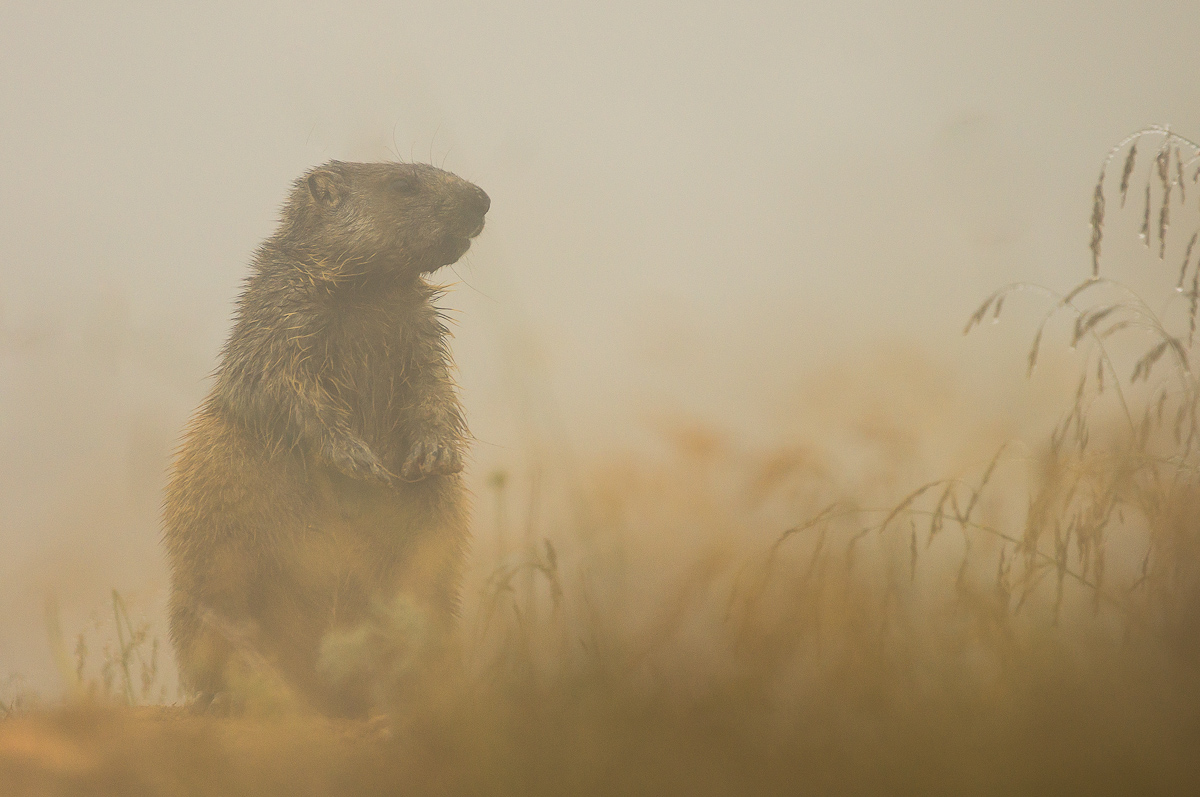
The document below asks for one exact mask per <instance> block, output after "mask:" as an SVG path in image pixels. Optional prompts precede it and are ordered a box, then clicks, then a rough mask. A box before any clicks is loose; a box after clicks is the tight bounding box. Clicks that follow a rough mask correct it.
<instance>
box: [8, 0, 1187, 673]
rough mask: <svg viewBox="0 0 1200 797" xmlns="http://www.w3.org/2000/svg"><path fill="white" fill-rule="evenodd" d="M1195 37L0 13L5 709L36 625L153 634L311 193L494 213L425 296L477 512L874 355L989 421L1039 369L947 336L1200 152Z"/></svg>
mask: <svg viewBox="0 0 1200 797" xmlns="http://www.w3.org/2000/svg"><path fill="white" fill-rule="evenodd" d="M1197 34H1200V7H1198V6H1197V5H1196V3H1195V2H1191V1H1189V0H1180V1H1179V2H1138V3H1132V2H1130V3H1106V2H1096V1H1095V0H1090V1H1089V2H1078V3H1067V2H1044V1H1043V2H1013V1H1012V0H1004V2H973V3H969V4H963V3H960V2H945V3H935V2H904V3H897V2H838V3H832V2H824V3H795V2H793V3H778V4H762V3H738V4H714V3H696V2H692V3H677V4H657V5H653V6H650V7H648V6H647V4H645V3H644V2H638V3H621V2H617V3H606V4H602V5H597V4H595V3H553V4H551V3H546V4H544V5H538V4H505V5H503V6H498V5H496V4H478V5H472V4H464V3H448V2H439V3H424V4H419V3H411V4H405V3H395V4H387V3H356V4H344V3H339V4H336V5H334V4H331V5H329V6H316V5H308V4H269V3H261V2H238V3H227V4H220V3H208V4H204V10H202V11H201V10H194V9H190V8H182V7H181V8H169V9H168V8H166V7H164V6H163V5H161V4H146V5H144V6H143V5H137V4H118V3H104V4H90V3H74V4H65V3H44V2H39V3H21V2H11V0H10V2H6V3H5V4H4V5H3V7H2V9H0V77H2V79H0V164H2V168H0V179H2V181H3V182H2V188H0V275H2V276H3V282H2V288H0V677H2V676H4V675H5V674H7V673H11V672H20V673H23V674H24V675H25V676H26V677H27V679H28V680H29V682H30V683H31V684H33V685H34V686H37V687H39V688H42V689H46V690H53V689H55V688H57V683H58V682H57V676H56V675H55V674H54V672H53V669H52V668H51V665H50V658H49V653H48V647H47V645H46V643H45V626H44V623H43V619H42V604H43V600H44V597H45V595H46V594H47V593H48V592H51V593H53V594H55V595H57V596H58V600H59V602H60V604H61V605H62V607H63V616H64V628H65V630H66V632H67V633H68V635H71V634H73V633H74V631H75V630H76V629H78V628H80V627H81V626H82V625H83V624H84V623H86V622H87V617H88V614H89V612H96V611H101V612H102V611H103V610H104V606H105V601H106V600H107V597H106V596H107V590H109V589H111V588H113V587H117V588H119V589H121V590H122V591H124V592H126V593H128V595H129V596H130V599H131V603H132V604H133V605H135V606H136V607H137V610H138V612H139V613H140V614H145V615H146V616H148V617H149V618H150V619H151V620H152V621H154V622H159V621H158V617H159V616H160V615H161V606H162V601H163V600H164V597H165V587H166V575H165V569H164V566H163V562H162V558H161V555H160V553H159V549H158V527H157V524H158V520H157V513H158V507H159V501H160V492H161V486H162V483H163V478H164V471H165V468H166V465H167V461H168V457H169V452H170V449H171V446H172V445H173V442H174V440H175V438H176V436H177V434H178V432H179V430H180V428H181V427H182V425H183V423H184V421H185V419H186V417H187V415H188V414H189V412H190V411H191V410H192V408H193V407H195V405H196V404H197V403H198V402H199V400H200V399H201V398H202V396H203V394H204V392H205V391H206V389H207V384H208V383H207V379H206V376H207V374H208V373H209V371H210V370H211V368H212V367H213V365H214V363H215V357H216V353H217V350H218V348H219V346H220V344H221V342H222V340H223V339H224V336H225V334H226V331H227V328H228V325H229V316H230V309H231V302H232V300H233V298H234V297H235V295H236V293H237V291H238V289H239V282H240V280H241V279H242V277H243V276H244V275H245V273H246V264H247V262H248V260H249V257H250V254H251V252H252V250H253V248H254V247H255V246H256V245H257V243H258V242H259V241H260V240H261V239H263V238H264V237H266V236H267V235H269V234H270V233H271V231H272V230H273V227H274V224H275V219H276V210H277V207H278V206H279V204H280V202H281V200H282V198H283V196H284V193H285V192H286V190H287V188H288V185H289V183H290V181H291V180H293V179H294V178H295V177H296V176H297V175H299V174H300V173H301V172H302V171H304V170H305V169H307V168H309V167H310V166H312V165H314V164H317V163H320V162H322V161H324V160H327V159H330V158H338V159H346V160H354V159H357V160H372V159H386V158H395V157H400V158H403V159H406V160H407V159H416V160H432V161H433V162H434V163H435V164H444V167H445V168H447V169H449V170H451V171H454V172H456V173H458V174H460V175H462V176H464V177H466V178H468V179H471V180H473V181H475V182H477V183H478V184H479V185H481V186H482V187H483V188H485V189H486V190H487V191H488V193H489V194H490V195H491V197H492V200H493V206H492V207H493V209H492V211H491V213H490V214H489V217H488V227H487V231H486V232H485V234H484V235H483V236H482V237H481V238H480V239H479V240H478V241H477V242H476V244H475V246H474V247H473V249H472V251H471V253H470V254H469V255H468V257H467V258H466V259H465V260H464V261H462V262H460V263H459V264H457V265H456V266H455V269H454V271H450V270H446V271H445V272H444V274H445V278H446V280H447V281H456V282H459V284H458V286H457V287H456V288H455V290H454V291H453V292H452V294H451V296H450V298H449V299H448V300H447V303H448V305H449V306H451V307H454V308H457V309H459V310H461V314H460V323H459V326H458V328H457V332H456V334H457V342H456V344H455V353H456V357H457V359H458V362H459V365H460V369H461V381H462V385H463V394H464V398H465V401H466V404H467V409H468V413H469V417H470V419H471V424H472V427H473V430H474V431H475V433H476V435H477V436H478V437H479V438H480V442H479V443H478V444H477V446H476V448H475V452H474V456H475V463H474V464H473V466H472V473H471V477H472V480H473V482H474V483H476V484H478V483H479V480H480V479H482V478H483V477H484V476H485V475H486V474H487V473H488V472H489V471H490V470H492V469H494V468H496V467H506V468H512V469H517V470H519V469H520V468H521V467H522V462H523V461H524V459H523V458H524V457H525V456H526V454H527V452H528V450H529V449H530V447H531V446H534V445H536V444H544V443H545V441H552V442H554V443H555V444H557V445H567V444H570V446H573V447H575V448H578V449H586V448H587V447H604V446H615V445H631V446H637V445H639V444H640V442H639V441H641V440H642V439H643V438H644V437H645V436H646V435H647V434H648V433H649V432H648V430H649V429H650V428H651V427H652V426H653V419H654V418H656V417H661V416H663V415H672V416H689V417H698V418H704V419H706V420H709V421H711V422H713V423H716V424H719V425H721V426H723V427H724V428H726V429H728V430H730V431H731V432H732V433H734V434H736V435H739V436H743V437H744V438H745V439H747V440H751V439H754V438H755V437H756V436H759V437H761V436H764V435H769V434H771V432H772V430H773V429H774V428H776V427H775V426H774V424H775V423H776V422H777V421H778V419H779V417H780V416H781V414H786V413H787V411H788V409H787V408H788V407H790V406H793V405H792V404H790V403H789V402H791V401H792V398H791V397H794V396H796V395H802V394H803V393H804V390H805V386H806V385H811V384H814V382H813V381H812V379H817V378H818V377H812V378H811V379H810V376H809V375H811V374H824V376H821V377H819V378H820V379H829V378H830V377H829V373H830V370H831V369H834V370H836V369H837V368H839V367H847V366H846V365H845V364H846V363H851V364H852V363H856V362H860V361H862V362H872V361H874V362H878V361H879V360H880V359H883V360H887V359H888V357H889V353H892V352H903V353H904V356H905V357H907V356H918V355H914V354H913V352H921V354H920V355H919V356H920V357H926V358H929V359H930V360H931V361H933V362H935V363H937V364H938V365H936V366H935V370H938V369H942V368H944V369H946V370H947V371H949V372H952V373H959V374H966V375H967V376H968V377H969V378H968V379H966V381H967V382H969V383H970V384H971V386H972V387H971V388H970V389H971V390H974V391H975V392H976V393H978V394H980V395H982V396H987V395H989V390H988V383H987V381H986V379H984V377H987V376H989V375H993V376H994V377H995V378H996V379H997V381H998V382H1004V383H1005V384H1007V383H1009V382H1012V381H1013V378H1014V376H1016V375H1019V374H1020V373H1021V366H1022V364H1021V362H1020V360H1021V355H1020V354H1019V353H1018V354H1015V355H1014V356H1012V357H1011V358H1006V356H1002V354H1004V353H1007V352H1009V348H1010V347H1009V345H1008V344H1003V343H1001V342H999V341H1000V340H1001V339H1002V338H1004V337H1007V338H1009V341H1008V343H1011V344H1013V345H1023V344H1024V343H1025V342H1026V340H1027V337H1026V336H1025V335H1024V334H1023V333H1013V332H1010V333H1009V334H1008V335H1007V336H1002V335H990V336H984V337H973V338H969V339H966V340H965V341H964V340H963V339H962V338H961V337H960V335H959V332H960V330H961V328H962V326H963V323H964V321H965V319H966V317H967V316H968V315H969V314H970V312H971V311H972V310H973V309H974V307H975V306H976V305H977V304H978V302H979V300H980V299H981V298H982V297H983V296H984V295H986V294H987V293H988V292H989V291H990V290H991V289H993V288H995V287H997V286H998V285H1000V284H1001V283H1004V282H1008V281H1011V280H1015V279H1026V278H1028V279H1036V280H1038V281H1040V282H1044V283H1047V284H1050V285H1052V286H1056V287H1059V288H1064V287H1067V286H1069V285H1071V284H1073V283H1074V282H1075V281H1077V280H1078V279H1079V278H1080V277H1082V276H1083V275H1084V274H1086V273H1087V270H1088V269H1089V267H1090V259H1089V254H1088V252H1087V249H1086V244H1087V240H1088V231H1087V226H1086V225H1087V219H1088V217H1089V215H1090V202H1091V189H1092V184H1093V182H1094V180H1095V177H1096V173H1097V171H1098V167H1099V163H1100V160H1101V158H1102V157H1103V156H1104V154H1105V153H1106V152H1107V150H1108V148H1109V147H1110V146H1112V145H1113V144H1114V143H1116V142H1117V141H1118V140H1120V139H1121V138H1122V137H1123V136H1124V135H1126V134H1127V133H1129V132H1132V131H1134V130H1136V129H1138V128H1141V127H1143V126H1145V125H1147V124H1152V123H1170V124H1171V125H1172V126H1173V127H1174V128H1175V129H1176V130H1177V131H1179V132H1180V133H1182V134H1184V135H1192V136H1193V137H1194V136H1196V135H1200V103H1197V94H1198V90H1197V86H1198V85H1200V84H1198V82H1197V78H1196V76H1197V75H1200V46H1198V45H1197V42H1200V38H1198V35H1197ZM881 344H882V345H881ZM881 351H882V354H880V353H879V352H881ZM872 358H875V359H874V360H872ZM839 363H841V364H842V365H840V366H839V365H838V364H839ZM849 367H850V369H851V370H852V371H853V370H854V368H853V366H852V365H851V366H849ZM835 381H836V380H835ZM858 387H859V389H861V390H865V391H867V392H870V390H871V379H870V376H869V373H868V374H867V376H865V377H862V378H860V381H859V382H858ZM968 392H969V391H968ZM992 395H993V399H994V400H995V401H996V402H997V404H998V405H999V404H1000V403H1002V402H1001V401H1000V400H999V399H995V395H994V394H992ZM839 400H840V399H839V397H834V398H832V399H830V401H831V402H833V403H836V402H837V401H839ZM879 400H880V401H887V400H888V399H887V397H883V396H881V397H880V398H879ZM159 629H160V630H161V629H162V626H161V623H160V622H159Z"/></svg>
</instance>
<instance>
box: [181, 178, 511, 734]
mask: <svg viewBox="0 0 1200 797" xmlns="http://www.w3.org/2000/svg"><path fill="white" fill-rule="evenodd" d="M489 204H490V203H489V200H488V198H487V195H486V194H485V193H483V191H481V190H480V189H479V188H477V187H476V186H474V185H472V184H471V183H468V182H466V181H464V180H461V179H459V178H458V177H455V176H454V175H452V174H449V173H447V172H444V171H441V170H439V169H436V168H433V167H431V166H424V165H420V164H392V163H379V164H354V163H339V162H336V161H335V162H330V163H328V164H325V165H324V166H322V167H320V168H318V169H314V170H313V171H311V172H309V173H308V174H306V175H305V176H304V177H302V178H301V179H299V180H297V181H296V184H295V187H294V189H293V191H292V193H291V196H290V197H289V199H288V201H287V202H286V204H285V206H284V211H283V218H282V221H281V224H280V226H279V229H278V231H277V232H276V233H275V235H273V236H272V237H271V238H269V239H268V240H267V241H266V242H264V243H263V245H262V246H261V247H260V248H259V250H258V252H257V254H256V256H255V259H254V263H253V273H252V275H251V276H250V278H249V280H248V281H247V284H246V287H245V290H244V291H243V292H242V295H241V297H240V299H239V301H238V309H237V314H236V323H235V325H234V329H233V332H232V333H231V335H230V338H229V340H228V342H227V343H226V345H225V348H224V350H223V353H222V358H221V362H220V365H219V366H218V368H217V371H216V382H215V385H214V387H213V389H212V392H211V393H210V394H209V396H208V398H207V399H206V400H205V401H204V403H203V405H202V406H201V407H200V409H199V411H198V412H197V414H196V415H195V417H194V418H193V419H192V421H191V424H190V426H189V427H188V429H187V432H186V434H185V437H184V440H183V443H182V445H181V447H180V450H179V453H178V455H177V458H176V460H175V464H174V469H173V472H172V475H171V479H170V483H169V485H168V488H167V496H166V509H165V531H164V538H165V543H166V549H167V555H168V559H169V562H170V566H171V573H172V590H171V600H170V612H171V637H172V640H173V642H174V644H175V650H176V653H177V657H178V661H179V665H180V672H181V677H182V680H183V683H184V684H185V686H187V687H188V688H190V689H192V690H194V691H196V692H199V693H201V695H207V696H209V697H211V696H212V695H217V694H225V695H227V696H230V699H232V700H233V701H234V702H235V703H236V702H245V701H247V700H253V699H254V698H255V696H256V695H257V694H260V693H261V692H263V691H264V690H265V691H267V692H270V693H273V694H276V695H278V694H288V695H291V696H294V697H296V698H298V699H299V700H300V701H302V702H304V703H306V704H308V705H310V706H312V707H314V708H317V709H319V710H322V711H327V712H330V713H361V712H363V711H365V710H367V709H368V708H370V707H371V706H372V705H373V704H378V703H379V702H381V701H382V700H384V699H386V693H387V692H388V690H389V689H392V688H393V687H395V684H396V679H397V678H398V677H400V675H399V674H400V673H402V672H403V671H404V670H405V668H406V667H408V665H409V664H410V663H411V661H412V660H413V658H414V655H415V654H414V651H417V650H419V649H423V648H429V647H431V643H430V640H432V639H436V638H437V637H438V636H439V635H442V634H444V631H445V629H446V628H447V627H448V625H449V623H450V621H451V619H452V617H453V614H454V611H455V608H456V602H457V590H458V573H459V570H460V562H461V559H462V556H463V551H464V546H465V543H466V537H467V499H466V494H465V491H464V487H463V483H462V479H461V475H460V471H461V470H462V460H463V456H464V454H465V451H464V449H465V445H466V425H465V423H464V420H463V416H462V411H461V407H460V405H459V403H458V399H457V397H456V395H455V389H454V382H453V378H452V373H451V372H452V363H451V360H450V355H449V350H448V348H447V337H448V333H447V330H446V327H445V325H444V324H443V321H442V317H441V315H440V314H439V312H438V310H437V308H436V307H435V306H434V304H433V302H434V301H435V299H436V297H437V296H438V289H437V288H435V287H432V286H431V285H429V284H428V283H427V282H426V280H425V275H426V274H428V273H430V272H433V271H435V270H436V269H438V268H439V267H441V266H443V265H446V264H448V263H452V262H454V261H455V260H457V259H458V258H459V257H461V256H462V254H463V253H464V252H465V251H466V249H467V248H468V247H469V245H470V240H469V239H470V238H471V237H474V236H475V235H477V234H478V233H479V232H480V231H481V230H482V228H483V218H484V214H485V213H486V212H487V209H488V206H489ZM422 640H424V641H422Z"/></svg>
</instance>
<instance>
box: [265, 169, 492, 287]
mask: <svg viewBox="0 0 1200 797" xmlns="http://www.w3.org/2000/svg"><path fill="white" fill-rule="evenodd" d="M490 206H491V200H490V199H489V198H488V195H487V194H485V193H484V192H483V190H482V189H480V188H479V187H478V186H476V185H474V184H472V183H469V182H467V181H466V180H463V179H462V178H460V177H457V176H455V175H453V174H451V173H450V172H445V171H442V170H441V169H438V168H435V167H433V166H427V165H425V164H422V163H343V162H340V161H330V162H329V163H326V164H324V165H323V166H319V167H317V168H316V169H313V170H312V171H310V172H309V173H308V174H306V175H304V176H303V177H301V178H300V179H299V180H297V181H296V184H295V186H294V188H293V190H292V195H291V197H290V198H289V200H288V203H287V206H286V207H285V210H284V230H283V231H282V232H283V237H284V238H285V239H286V240H287V241H288V242H289V243H290V244H293V245H295V246H297V247H300V248H305V249H311V250H314V253H315V254H318V255H320V256H322V257H323V258H330V259H332V260H334V261H338V262H345V263H346V264H348V265H350V264H362V265H363V266H365V267H373V266H383V267H387V268H396V269H400V270H403V271H407V272H410V273H413V274H423V273H427V272H431V271H436V270H437V269H439V268H441V267H442V266H445V265H449V264H450V263H453V262H455V261H456V260H458V259H459V258H460V257H462V256H463V254H464V253H465V252H466V251H467V250H468V249H469V248H470V247H471V239H472V238H474V237H475V236H476V235H479V233H480V232H481V231H482V230H483V217H484V215H485V214H486V213H487V211H488V208H489V207H490Z"/></svg>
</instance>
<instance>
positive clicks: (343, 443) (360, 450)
mask: <svg viewBox="0 0 1200 797" xmlns="http://www.w3.org/2000/svg"><path fill="white" fill-rule="evenodd" d="M325 455H326V456H327V457H328V458H329V461H330V462H332V463H333V466H334V467H335V468H337V469H338V470H340V471H341V472H342V473H344V474H346V475H347V476H350V477H352V478H355V479H361V480H363V481H372V482H378V483H379V484H392V483H393V482H394V481H395V480H396V477H395V475H394V474H393V473H392V472H391V471H389V470H388V469H387V468H385V467H384V466H383V463H382V462H380V461H379V457H377V456H375V452H374V451H372V450H371V449H370V447H368V446H367V444H366V443H364V442H363V441H361V440H357V439H355V438H352V437H348V438H344V439H342V440H339V441H338V442H337V443H336V444H333V445H331V446H330V447H329V448H328V449H327V450H326V452H325Z"/></svg>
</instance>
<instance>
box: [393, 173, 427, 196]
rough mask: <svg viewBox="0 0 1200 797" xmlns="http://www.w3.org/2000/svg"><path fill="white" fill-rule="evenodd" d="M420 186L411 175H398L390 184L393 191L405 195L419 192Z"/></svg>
mask: <svg viewBox="0 0 1200 797" xmlns="http://www.w3.org/2000/svg"><path fill="white" fill-rule="evenodd" d="M418 187H419V186H418V185H417V181H416V180H414V179H413V178H411V177H397V178H396V179H395V180H392V182H390V183H389V184H388V188H390V189H391V190H392V191H393V192H395V193H397V194H404V195H408V194H415V193H417V188H418Z"/></svg>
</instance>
